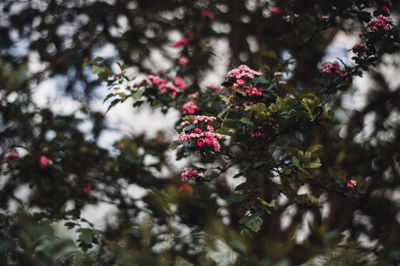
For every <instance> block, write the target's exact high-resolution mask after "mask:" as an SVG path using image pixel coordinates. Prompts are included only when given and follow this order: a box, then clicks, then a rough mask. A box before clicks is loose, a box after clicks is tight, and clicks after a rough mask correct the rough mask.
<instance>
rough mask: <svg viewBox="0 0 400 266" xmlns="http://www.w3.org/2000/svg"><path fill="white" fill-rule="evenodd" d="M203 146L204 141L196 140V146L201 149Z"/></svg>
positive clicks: (201, 139)
mask: <svg viewBox="0 0 400 266" xmlns="http://www.w3.org/2000/svg"><path fill="white" fill-rule="evenodd" d="M204 145H206V142H205V140H204V139H203V138H199V139H197V146H199V147H200V148H202V147H204Z"/></svg>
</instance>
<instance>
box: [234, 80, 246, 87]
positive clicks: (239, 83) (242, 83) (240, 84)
mask: <svg viewBox="0 0 400 266" xmlns="http://www.w3.org/2000/svg"><path fill="white" fill-rule="evenodd" d="M236 83H237V85H239V86H244V80H243V79H238V80H237V81H236Z"/></svg>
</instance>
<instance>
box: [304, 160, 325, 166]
mask: <svg viewBox="0 0 400 266" xmlns="http://www.w3.org/2000/svg"><path fill="white" fill-rule="evenodd" d="M320 167H321V161H320V160H319V158H316V159H315V161H313V162H311V163H308V164H306V165H305V166H304V168H320Z"/></svg>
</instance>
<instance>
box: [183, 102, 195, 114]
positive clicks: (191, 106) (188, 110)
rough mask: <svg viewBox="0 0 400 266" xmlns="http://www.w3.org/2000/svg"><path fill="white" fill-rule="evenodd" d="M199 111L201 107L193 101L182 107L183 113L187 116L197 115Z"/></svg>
mask: <svg viewBox="0 0 400 266" xmlns="http://www.w3.org/2000/svg"><path fill="white" fill-rule="evenodd" d="M198 110H199V107H198V106H197V105H196V104H195V103H194V102H192V101H190V102H187V103H185V104H184V105H183V106H182V113H183V114H184V115H185V114H190V115H192V114H194V113H196V111H198Z"/></svg>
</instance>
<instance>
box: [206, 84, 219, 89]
mask: <svg viewBox="0 0 400 266" xmlns="http://www.w3.org/2000/svg"><path fill="white" fill-rule="evenodd" d="M207 87H209V88H210V89H213V90H217V89H218V87H217V85H215V84H210V85H208V86H207Z"/></svg>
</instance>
